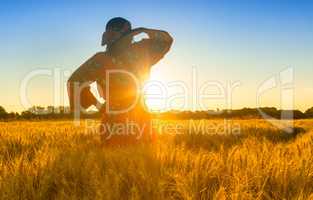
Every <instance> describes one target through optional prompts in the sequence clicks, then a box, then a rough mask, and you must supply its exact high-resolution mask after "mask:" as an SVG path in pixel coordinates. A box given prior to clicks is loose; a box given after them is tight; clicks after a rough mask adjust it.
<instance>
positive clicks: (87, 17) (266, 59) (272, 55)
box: [0, 0, 313, 111]
mask: <svg viewBox="0 0 313 200" xmlns="http://www.w3.org/2000/svg"><path fill="white" fill-rule="evenodd" d="M312 10H313V2H312V1H309V0H308V1H296V0H294V1H279V0H276V1H269V0H268V1H266V0H263V1H262V0H260V1H253V0H246V1H243V0H235V1H234V0H229V1H222V0H210V1H178V0H173V1H153V2H150V1H104V0H102V1H78V0H77V1H74V0H73V1H72V0H69V1H14V0H12V1H1V3H0V24H1V29H0V43H1V45H0V58H1V59H0V65H1V70H2V71H1V72H2V73H1V75H0V76H1V79H0V80H1V85H0V90H1V91H5V95H4V96H2V97H1V99H0V105H3V106H4V107H5V108H6V109H7V110H9V111H13V110H14V111H15V110H17V111H19V110H21V109H23V108H22V107H21V105H20V83H21V81H22V80H23V78H24V77H25V76H26V75H27V74H28V73H29V72H31V71H33V70H36V69H54V68H56V67H58V68H59V69H60V70H71V71H72V70H74V69H75V68H77V67H78V66H79V65H80V64H82V63H83V62H84V61H85V60H86V59H87V58H89V57H90V56H92V55H93V54H94V53H95V52H97V51H103V49H102V47H101V46H100V38H101V34H102V32H103V31H104V27H105V24H106V22H107V21H108V20H109V19H110V18H112V17H115V16H122V17H125V18H127V19H129V20H130V21H131V22H132V24H133V26H134V27H139V26H143V27H148V28H155V29H163V30H166V31H168V32H169V33H171V35H172V36H173V37H174V40H175V42H174V44H173V47H172V49H171V51H170V53H169V54H168V55H167V56H166V57H165V58H164V60H162V61H161V63H159V64H158V65H156V66H155V67H154V68H153V73H152V78H153V79H159V80H160V81H162V82H170V81H173V80H183V81H185V82H187V83H188V84H190V81H191V80H190V73H191V70H192V67H196V68H197V71H198V76H199V82H200V83H201V82H205V81H207V80H215V81H218V82H220V83H222V84H226V83H227V82H229V81H238V80H239V81H240V82H241V86H240V87H239V88H238V90H237V91H236V92H235V93H234V102H233V107H234V108H240V107H245V106H247V107H255V93H256V90H257V87H258V86H259V85H260V84H261V83H262V81H264V80H265V79H267V78H268V77H270V76H272V75H275V74H277V73H279V72H280V71H281V70H283V69H285V68H286V67H293V68H294V70H295V85H294V86H295V94H296V98H295V107H296V108H298V109H301V110H304V109H305V108H308V107H310V106H313V103H311V102H312V100H313V79H312V74H313V56H312V54H313V12H312ZM28 91H29V99H30V101H31V102H32V103H33V104H41V105H49V104H52V100H53V97H52V96H53V95H52V81H51V80H50V79H49V78H47V77H39V78H38V79H36V80H33V81H32V82H31V83H30V85H29V87H28ZM38 94H40V95H38ZM62 103H64V104H66V102H62ZM270 105H273V106H279V93H278V91H276V93H275V91H274V92H273V93H271V92H269V95H268V96H267V97H264V106H270ZM207 107H208V108H210V109H212V108H216V107H224V105H223V103H221V102H212V103H210V102H208V103H207Z"/></svg>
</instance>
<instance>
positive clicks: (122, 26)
mask: <svg viewBox="0 0 313 200" xmlns="http://www.w3.org/2000/svg"><path fill="white" fill-rule="evenodd" d="M131 29H132V28H131V23H130V22H129V21H128V20H126V19H124V18H122V17H115V18H113V19H111V20H110V21H109V22H108V23H107V25H106V27H105V32H104V33H103V36H102V46H104V45H108V46H110V45H112V44H113V43H114V41H116V40H118V39H119V38H121V37H122V36H124V35H125V34H127V33H129V32H130V31H131Z"/></svg>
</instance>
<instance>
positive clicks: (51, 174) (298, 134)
mask: <svg viewBox="0 0 313 200" xmlns="http://www.w3.org/2000/svg"><path fill="white" fill-rule="evenodd" d="M158 123H159V124H158V125H157V126H159V127H161V126H162V124H164V123H172V124H174V125H175V124H179V123H180V124H182V127H181V130H182V132H181V134H174V133H171V131H173V130H171V129H167V130H165V129H163V128H159V129H158V131H159V134H160V136H159V139H158V142H157V143H156V144H153V145H145V146H143V145H142V146H138V145H137V146H134V145H133V146H128V147H106V146H104V145H103V143H102V142H101V140H100V138H99V136H98V135H97V134H91V133H87V132H86V129H85V128H86V127H85V126H86V125H85V124H84V123H83V122H82V124H81V126H75V125H74V124H73V122H71V121H37V122H30V121H16V122H1V123H0V199H116V200H118V199H188V200H189V199H190V200H191V199H308V198H311V199H313V131H312V130H311V127H312V125H313V120H300V121H296V122H295V127H296V128H295V131H294V133H285V132H283V131H281V130H279V129H277V128H275V127H273V126H272V125H271V124H269V123H268V122H266V121H264V120H234V121H227V122H225V121H223V120H206V121H197V122H194V121H193V123H196V124H202V125H210V126H209V128H208V129H209V131H211V133H203V132H201V131H204V130H202V129H199V130H190V129H192V127H190V126H187V124H189V123H190V121H160V122H158ZM219 124H224V125H225V124H226V125H227V126H224V125H222V126H218V125H219ZM193 125H194V124H193ZM216 126H218V127H219V128H218V129H215V130H214V127H216ZM221 127H222V128H221ZM223 127H224V129H225V127H226V129H232V130H235V129H236V132H234V131H233V132H232V131H225V130H223ZM219 132H221V134H219Z"/></svg>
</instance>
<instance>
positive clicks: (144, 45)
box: [68, 17, 173, 143]
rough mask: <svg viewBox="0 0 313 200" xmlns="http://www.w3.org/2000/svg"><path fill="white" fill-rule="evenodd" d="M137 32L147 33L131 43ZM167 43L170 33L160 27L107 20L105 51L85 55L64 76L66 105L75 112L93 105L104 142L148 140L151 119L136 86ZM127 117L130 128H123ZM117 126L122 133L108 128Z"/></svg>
mask: <svg viewBox="0 0 313 200" xmlns="http://www.w3.org/2000/svg"><path fill="white" fill-rule="evenodd" d="M141 33H145V34H146V35H148V39H142V40H141V41H139V42H134V41H133V38H134V36H136V35H138V34H141ZM172 42H173V39H172V37H171V36H170V35H169V34H168V33H167V32H165V31H160V30H152V29H147V28H137V29H133V30H132V28H131V23H130V22H129V21H127V20H126V19H124V18H121V17H117V18H113V19H111V20H110V21H109V22H108V23H107V25H106V31H105V32H104V34H103V37H102V45H103V46H104V45H106V51H105V52H100V53H97V54H96V55H94V56H93V57H92V58H90V59H89V60H88V61H87V62H85V63H84V64H83V65H82V66H80V67H79V68H78V69H77V70H76V71H75V72H74V73H73V75H72V76H71V77H70V79H69V81H68V93H69V98H70V107H71V110H72V111H74V112H80V110H81V108H84V109H87V108H88V107H90V106H91V105H95V106H96V107H97V108H98V109H99V110H100V111H101V112H102V114H103V119H102V122H103V123H102V126H101V133H103V134H102V135H103V138H105V139H106V140H107V142H108V143H124V142H125V143H129V142H131V143H133V142H138V141H140V139H143V140H144V141H146V140H150V139H151V131H150V130H151V120H150V115H149V114H148V113H147V111H146V108H145V105H144V102H143V101H140V99H142V96H141V95H140V86H141V85H142V83H143V82H144V81H145V80H147V79H148V78H149V74H150V69H151V67H152V66H153V65H154V64H156V63H157V62H158V61H159V60H161V59H162V58H163V56H164V55H165V54H166V53H167V52H168V51H169V49H170V47H171V45H172ZM92 82H97V85H98V90H99V93H100V95H101V96H102V97H103V98H104V99H105V100H106V102H105V105H102V104H101V103H99V102H98V100H97V99H96V98H95V97H94V96H93V94H92V93H91V92H90V84H91V83H92ZM108 122H109V123H108ZM129 122H130V123H131V124H132V125H133V127H132V130H133V131H132V132H129V130H128V128H129V127H128V125H129V124H128V123H129ZM123 125H124V126H125V127H127V130H122V131H121V132H122V133H124V134H127V135H126V136H125V135H123V134H121V133H119V134H114V133H113V132H116V127H118V129H119V130H121V126H123ZM125 127H124V128H125ZM134 132H135V133H134ZM149 133H150V134H149ZM152 135H153V134H152Z"/></svg>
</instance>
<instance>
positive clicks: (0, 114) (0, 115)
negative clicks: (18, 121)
mask: <svg viewBox="0 0 313 200" xmlns="http://www.w3.org/2000/svg"><path fill="white" fill-rule="evenodd" d="M7 116H8V113H7V111H5V109H4V108H3V107H2V106H0V118H7Z"/></svg>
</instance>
